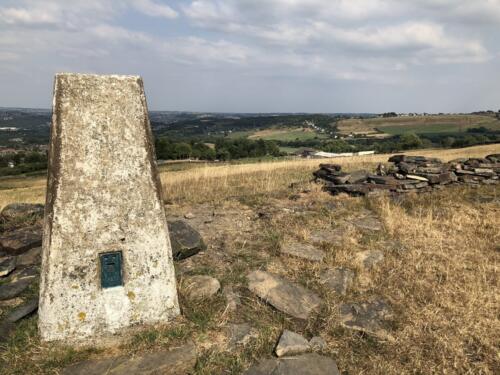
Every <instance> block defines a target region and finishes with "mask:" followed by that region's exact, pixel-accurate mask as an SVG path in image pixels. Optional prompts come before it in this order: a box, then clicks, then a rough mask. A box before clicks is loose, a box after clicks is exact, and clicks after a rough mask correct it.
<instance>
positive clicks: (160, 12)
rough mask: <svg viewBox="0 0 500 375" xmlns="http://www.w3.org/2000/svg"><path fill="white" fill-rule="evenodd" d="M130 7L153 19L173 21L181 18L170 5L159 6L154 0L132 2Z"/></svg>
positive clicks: (135, 0) (134, 0)
mask: <svg viewBox="0 0 500 375" xmlns="http://www.w3.org/2000/svg"><path fill="white" fill-rule="evenodd" d="M130 5H131V6H132V7H134V8H135V9H137V10H138V11H140V12H141V13H144V14H145V15H147V16H151V17H162V18H167V19H173V18H177V17H178V16H179V13H177V12H176V11H175V10H174V9H172V8H171V7H169V6H168V5H164V4H158V3H156V2H154V1H152V0H132V1H131V2H130Z"/></svg>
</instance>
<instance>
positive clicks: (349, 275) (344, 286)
mask: <svg viewBox="0 0 500 375" xmlns="http://www.w3.org/2000/svg"><path fill="white" fill-rule="evenodd" d="M353 281H354V272H353V271H351V270H349V269H347V268H334V269H332V270H331V269H328V270H325V271H323V272H322V273H321V275H320V282H321V283H322V284H324V285H325V286H326V287H327V288H330V289H333V290H334V291H335V292H336V293H338V294H341V295H343V296H344V295H346V293H347V290H348V289H349V288H350V287H351V285H352V283H353Z"/></svg>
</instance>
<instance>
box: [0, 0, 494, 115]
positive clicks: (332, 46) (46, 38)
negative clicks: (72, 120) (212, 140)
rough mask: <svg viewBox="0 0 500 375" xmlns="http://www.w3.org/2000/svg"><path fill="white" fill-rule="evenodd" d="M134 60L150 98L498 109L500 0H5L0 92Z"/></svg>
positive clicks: (328, 108) (211, 105) (174, 104)
mask: <svg viewBox="0 0 500 375" xmlns="http://www.w3.org/2000/svg"><path fill="white" fill-rule="evenodd" d="M64 71H69V72H92V73H103V74H104V73H115V74H139V75H141V76H143V78H144V82H145V87H146V92H147V96H148V103H149V107H150V108H151V109H158V110H189V111H220V112H385V111H397V112H414V111H416V112H424V111H425V112H466V111H473V110H479V109H494V110H498V109H500V0H474V1H473V0H195V1H192V0H185V1H166V0H163V1H161V0H120V1H115V0H101V1H97V0H65V1H61V0H15V1H11V0H0V106H3V107H7V106H21V107H45V108H47V107H49V106H50V103H51V96H52V81H53V76H54V74H55V73H56V72H64Z"/></svg>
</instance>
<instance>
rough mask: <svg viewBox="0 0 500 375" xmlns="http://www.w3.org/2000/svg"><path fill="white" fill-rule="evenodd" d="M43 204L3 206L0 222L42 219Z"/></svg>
mask: <svg viewBox="0 0 500 375" xmlns="http://www.w3.org/2000/svg"><path fill="white" fill-rule="evenodd" d="M43 207H44V206H43V204H31V203H11V204H8V205H7V206H5V207H4V208H3V210H2V213H1V214H0V222H1V223H4V222H9V221H10V222H12V221H15V220H26V219H30V218H34V219H37V218H38V219H41V218H42V217H43Z"/></svg>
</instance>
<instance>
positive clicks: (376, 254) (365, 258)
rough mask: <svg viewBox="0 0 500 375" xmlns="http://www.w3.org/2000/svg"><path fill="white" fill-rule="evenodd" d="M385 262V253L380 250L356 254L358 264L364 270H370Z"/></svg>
mask: <svg viewBox="0 0 500 375" xmlns="http://www.w3.org/2000/svg"><path fill="white" fill-rule="evenodd" d="M383 260H384V253H382V252H381V251H378V250H366V251H361V252H359V253H357V254H356V262H357V263H358V264H359V265H360V266H361V267H363V268H366V269H370V268H373V267H375V266H376V265H377V264H378V263H380V262H382V261H383Z"/></svg>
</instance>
